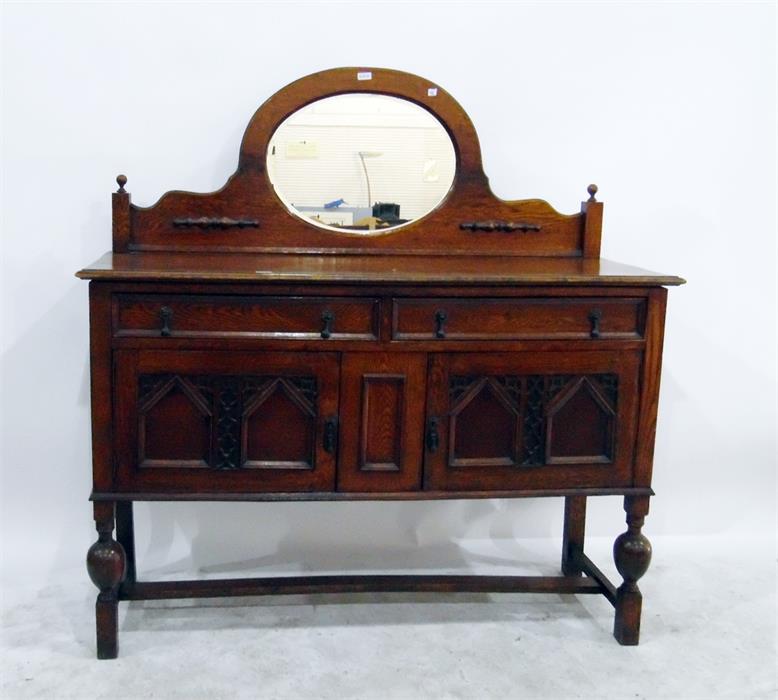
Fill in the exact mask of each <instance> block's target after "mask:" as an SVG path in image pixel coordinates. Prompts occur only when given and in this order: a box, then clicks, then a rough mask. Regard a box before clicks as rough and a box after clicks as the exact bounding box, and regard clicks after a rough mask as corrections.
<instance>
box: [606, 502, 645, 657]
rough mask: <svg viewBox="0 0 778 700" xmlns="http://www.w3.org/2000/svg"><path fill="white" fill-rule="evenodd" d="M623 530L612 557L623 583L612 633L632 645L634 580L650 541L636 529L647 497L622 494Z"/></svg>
mask: <svg viewBox="0 0 778 700" xmlns="http://www.w3.org/2000/svg"><path fill="white" fill-rule="evenodd" d="M624 510H625V511H626V512H627V531H626V532H624V533H622V534H621V535H619V536H618V537H617V538H616V542H615V543H614V545H613V559H614V561H615V562H616V568H617V569H618V572H619V574H621V577H622V578H623V579H624V583H622V584H621V586H619V587H618V589H617V590H616V619H615V622H614V625H613V636H614V637H616V640H617V641H618V642H619V644H624V645H628V646H634V645H636V644H637V643H638V642H639V640H640V612H641V607H642V604H643V595H642V594H641V592H640V589H639V588H638V584H637V581H638V579H639V578H640V577H641V576H642V575H643V574H645V573H646V571H647V570H648V565H649V564H650V563H651V543H650V542H649V541H648V539H647V538H646V537H645V536H644V535H643V534H642V533H641V532H640V529H641V528H642V527H643V521H644V519H645V517H646V515H647V514H648V496H626V497H625V498H624Z"/></svg>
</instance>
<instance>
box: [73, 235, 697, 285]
mask: <svg viewBox="0 0 778 700" xmlns="http://www.w3.org/2000/svg"><path fill="white" fill-rule="evenodd" d="M480 253H481V248H480V246H478V245H477V244H474V245H472V247H471V248H470V251H469V256H467V257H462V258H460V257H446V256H443V255H436V254H435V253H434V252H433V253H425V254H424V255H423V256H418V255H408V254H399V253H398V254H397V255H391V256H381V257H375V256H370V255H332V256H326V257H323V256H322V255H320V254H319V253H318V252H317V251H315V250H314V251H312V252H310V253H307V254H300V255H280V254H279V255H252V254H248V253H243V254H241V255H234V254H226V253H218V252H212V253H208V254H206V253H202V252H200V253H191V252H189V253H187V252H185V251H179V252H168V253H143V254H142V255H139V254H122V253H106V254H105V255H104V256H103V257H101V258H100V259H99V260H97V261H95V262H94V263H92V264H91V265H89V266H88V267H86V268H84V269H83V270H81V271H80V272H79V273H78V274H77V277H80V278H81V279H102V280H113V281H119V280H132V281H138V282H140V281H151V282H155V281H165V282H167V281H191V282H220V281H223V282H255V283H261V282H287V283H290V282H291V283H295V282H299V283H302V282H314V283H320V282H330V283H345V282H354V283H358V284H374V283H376V282H390V283H418V284H424V285H428V284H433V283H436V282H437V283H443V284H462V285H473V284H504V285H531V284H534V285H537V284H564V285H567V286H569V285H596V286H613V285H642V286H661V285H670V286H674V285H679V284H683V283H684V280H683V279H681V278H680V277H675V276H673V275H663V274H659V273H655V272H650V271H648V270H643V269H641V268H637V267H632V266H630V265H624V264H622V263H616V262H610V261H608V260H603V259H600V260H592V259H583V258H552V257H548V258H539V257H517V258H507V257H488V256H481V255H480Z"/></svg>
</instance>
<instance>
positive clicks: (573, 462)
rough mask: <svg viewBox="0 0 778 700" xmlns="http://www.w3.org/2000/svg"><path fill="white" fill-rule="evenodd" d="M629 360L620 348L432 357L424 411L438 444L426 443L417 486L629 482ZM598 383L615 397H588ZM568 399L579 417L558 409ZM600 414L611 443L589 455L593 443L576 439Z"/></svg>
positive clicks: (633, 378)
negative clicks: (434, 428) (433, 421)
mask: <svg viewBox="0 0 778 700" xmlns="http://www.w3.org/2000/svg"><path fill="white" fill-rule="evenodd" d="M639 361H640V358H639V355H638V354H637V353H630V352H621V353H610V352H594V351H593V352H588V353H580V354H578V353H576V354H568V353H544V354H542V355H540V354H536V353H510V354H497V353H494V354H483V353H472V354H446V355H444V354H434V355H432V356H431V362H432V364H431V370H430V379H429V383H430V389H429V392H428V400H427V411H428V420H429V419H431V418H437V419H438V420H439V421H440V427H439V431H440V448H439V449H437V450H430V449H427V456H426V469H425V486H426V488H430V489H441V490H448V489H465V490H494V491H499V490H501V489H514V490H516V489H521V488H535V487H538V486H543V487H546V488H555V489H560V488H575V487H581V488H584V487H596V486H611V487H619V486H629V485H631V479H632V472H631V466H632V454H633V446H634V438H635V429H636V424H637V403H636V401H637V396H638V367H639ZM552 368H553V369H552ZM549 370H550V371H552V372H553V374H549ZM608 384H610V385H611V386H613V385H614V384H616V385H617V387H618V388H617V389H616V390H615V391H616V392H617V395H618V400H617V402H616V403H615V405H611V404H607V403H606V402H608V401H610V400H609V399H606V398H603V399H602V401H603V402H604V403H606V406H605V407H603V406H601V405H600V404H599V403H598V402H595V401H594V400H593V399H590V398H588V397H589V396H590V395H591V393H592V392H594V393H597V394H604V393H607V389H606V388H605V387H606V386H607V385H608ZM611 391H613V389H611ZM579 395H584V396H586V397H587V398H586V399H585V400H582V401H580V402H578V400H577V397H578V396H579ZM571 397H573V400H575V401H576V402H577V403H576V408H577V409H578V410H580V411H581V414H580V415H577V414H570V413H565V412H563V411H562V408H561V406H562V401H563V400H565V399H566V398H567V399H570V398H571ZM606 408H607V409H608V410H609V411H610V412H611V413H610V414H608V415H606V416H603V414H604V412H605V410H606ZM555 411H556V412H555ZM603 420H605V422H606V427H608V429H609V431H610V435H609V439H610V440H612V442H611V446H610V452H609V453H608V454H597V452H598V451H599V450H600V449H601V448H602V445H600V444H599V443H598V442H596V443H592V444H587V442H586V441H587V440H591V439H592V438H593V437H598V436H599V430H600V426H601V425H602V423H603Z"/></svg>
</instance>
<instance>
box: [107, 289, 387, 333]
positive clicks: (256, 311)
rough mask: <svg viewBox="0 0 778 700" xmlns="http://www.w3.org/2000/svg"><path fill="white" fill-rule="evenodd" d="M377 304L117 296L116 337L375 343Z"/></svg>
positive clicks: (315, 299) (317, 299) (310, 299)
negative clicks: (228, 338) (357, 341)
mask: <svg viewBox="0 0 778 700" xmlns="http://www.w3.org/2000/svg"><path fill="white" fill-rule="evenodd" d="M378 309H379V306H378V300H377V299H364V298H354V299H351V298H344V297H242V296H240V297H239V296H185V295H164V294H147V295H139V294H131V295H119V296H118V297H117V299H116V300H115V304H114V333H115V335H117V336H120V337H126V336H136V337H159V336H162V337H165V336H170V337H179V338H186V337H190V338H202V337H247V338H251V337H256V338H277V339H299V340H312V339H323V340H339V339H341V340H377V338H378Z"/></svg>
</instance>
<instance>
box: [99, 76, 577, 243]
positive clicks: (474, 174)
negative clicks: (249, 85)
mask: <svg viewBox="0 0 778 700" xmlns="http://www.w3.org/2000/svg"><path fill="white" fill-rule="evenodd" d="M362 72H370V73H371V74H372V79H371V80H367V81H365V80H358V78H357V74H358V73H362ZM433 86H434V87H436V88H437V93H436V94H435V95H434V96H431V95H429V94H428V89H429V88H430V87H433ZM342 93H377V94H382V95H391V96H394V97H399V98H403V99H407V100H410V101H412V102H415V103H416V104H418V105H420V106H421V107H423V108H424V109H426V110H428V111H429V112H431V113H432V114H433V115H434V116H435V117H436V118H437V119H438V120H439V121H440V122H441V123H442V125H443V126H444V128H445V129H446V131H447V132H448V134H449V136H450V137H451V140H452V142H453V146H454V151H455V153H456V157H457V167H456V172H455V176H454V181H453V183H452V186H451V189H450V191H449V193H448V195H447V196H446V198H445V199H444V200H443V201H442V202H441V204H440V205H438V207H437V208H435V209H434V210H433V211H432V212H431V213H429V214H428V215H426V216H424V217H422V218H421V219H418V220H415V221H413V222H411V223H409V224H407V225H405V226H402V227H400V228H397V229H393V230H391V231H389V232H386V233H378V234H374V235H365V234H354V233H349V232H342V233H341V232H333V231H325V230H322V229H320V228H318V227H317V226H315V225H314V224H311V223H307V222H305V221H303V220H301V219H300V218H298V217H295V216H293V215H292V214H290V213H289V212H288V211H287V209H286V207H285V206H284V204H283V203H282V202H281V200H280V199H279V198H278V196H277V195H276V194H275V191H274V188H273V186H272V184H271V182H270V179H269V177H268V173H267V167H266V154H267V150H268V145H269V142H270V138H271V136H272V135H273V133H274V131H275V130H276V128H277V127H278V126H279V125H280V124H281V122H282V121H283V120H284V119H286V118H287V117H288V116H289V115H290V114H292V113H293V112H295V111H297V110H298V109H299V108H300V107H303V106H304V105H306V104H309V103H311V102H314V101H316V100H318V99H320V98H323V97H329V96H332V95H337V94H342ZM582 189H583V187H582ZM193 218H208V219H221V218H228V219H242V220H252V221H257V222H258V228H243V229H212V230H207V231H204V230H201V229H196V228H184V229H182V228H180V227H177V226H176V225H175V223H174V222H175V221H176V220H183V219H193ZM130 219H131V226H130V236H129V244H128V245H127V246H125V245H124V238H118V239H117V240H116V241H115V243H114V251H115V252H121V251H125V250H127V249H129V250H136V251H140V250H144V251H150V250H181V249H188V250H208V251H214V250H242V251H249V250H251V251H259V250H265V251H292V252H302V251H312V250H316V251H318V252H320V253H322V254H332V253H337V252H346V253H348V252H359V251H363V252H368V253H369V254H387V253H389V254H391V253H393V252H400V251H402V252H405V253H407V252H414V253H421V254H428V253H434V252H440V251H445V254H446V255H469V254H470V250H471V249H472V248H473V246H474V242H477V243H475V244H476V245H477V246H478V248H479V250H480V251H481V253H482V254H483V255H494V256H500V257H504V256H506V255H508V256H512V255H518V256H520V255H568V256H580V255H581V254H582V250H583V245H584V243H583V236H584V225H585V219H586V214H585V213H577V214H571V215H564V214H560V213H559V212H557V211H556V210H555V209H554V208H553V207H551V206H550V205H549V204H548V203H547V202H544V201H542V200H538V199H527V200H520V201H506V200H502V199H500V198H498V197H496V196H495V195H494V194H493V193H492V192H491V190H490V189H489V185H488V180H487V178H486V176H485V174H484V172H483V168H482V165H481V150H480V146H479V143H478V137H477V135H476V132H475V129H474V127H473V124H472V122H471V121H470V119H469V117H468V116H467V114H466V113H465V111H464V110H463V109H462V107H461V106H460V105H459V104H458V103H457V102H456V101H455V100H454V98H453V97H451V95H449V94H448V93H447V92H446V91H445V90H444V89H443V88H441V87H440V86H437V85H436V84H435V83H433V82H432V81H430V80H427V79H426V78H422V77H419V76H416V75H412V74H410V73H402V72H400V71H394V70H387V69H383V68H367V69H365V68H357V67H354V68H336V69H333V70H326V71H322V72H320V73H315V74H313V75H309V76H306V77H304V78H301V79H300V80H297V81H295V82H293V83H291V84H290V85H287V86H286V87H285V88H283V89H281V90H280V91H279V92H277V93H276V94H275V95H273V96H272V97H271V98H270V99H268V100H267V101H266V102H265V103H264V104H263V105H262V106H261V107H260V108H259V109H258V110H257V112H256V113H255V114H254V116H253V117H252V118H251V120H250V121H249V124H248V126H247V127H246V131H245V133H244V136H243V141H242V143H241V147H240V154H239V160H238V169H237V171H236V172H235V174H234V175H232V177H230V179H229V180H228V181H227V183H226V184H225V185H224V187H222V188H221V189H220V190H218V191H217V192H211V193H207V194H199V193H192V192H181V191H171V192H167V193H166V194H164V195H163V196H162V197H161V198H160V199H159V200H158V201H157V202H156V203H155V204H153V205H152V206H149V207H138V206H135V205H131V206H130ZM480 219H496V220H506V221H520V222H522V223H523V224H527V225H531V226H533V227H538V226H539V227H540V228H541V230H539V231H537V232H534V233H533V234H532V235H531V236H526V235H522V234H521V233H518V234H515V235H510V234H506V233H503V232H500V231H493V232H482V231H479V232H473V231H467V230H463V229H461V228H460V225H461V224H462V223H463V222H467V221H473V220H480ZM431 232H434V235H431Z"/></svg>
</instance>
